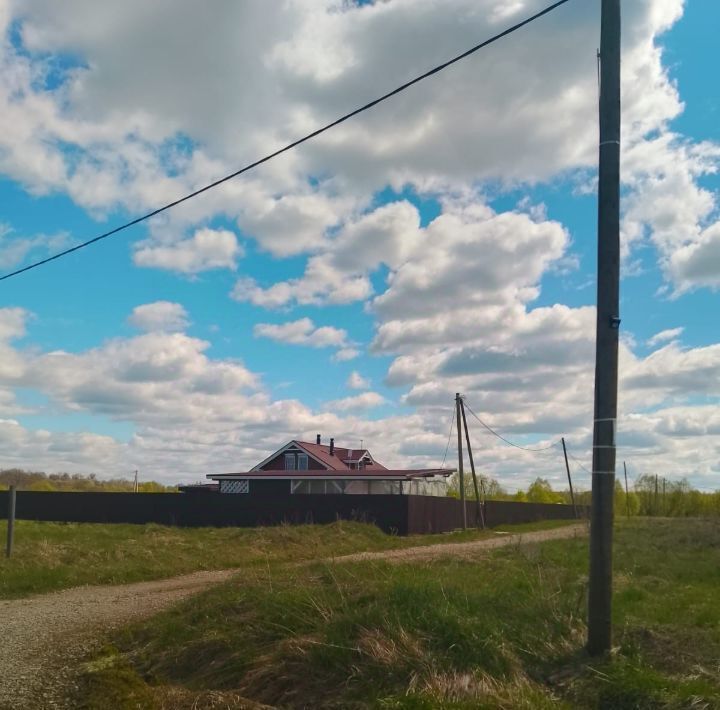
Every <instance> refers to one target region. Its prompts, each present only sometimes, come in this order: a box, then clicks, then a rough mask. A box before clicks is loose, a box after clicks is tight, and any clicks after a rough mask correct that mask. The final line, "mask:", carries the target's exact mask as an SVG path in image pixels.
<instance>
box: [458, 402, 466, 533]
mask: <svg viewBox="0 0 720 710" xmlns="http://www.w3.org/2000/svg"><path fill="white" fill-rule="evenodd" d="M461 407H462V401H461V400H460V393H459V392H456V393H455V420H456V421H457V435H458V476H459V478H460V501H461V502H462V520H463V530H467V509H466V507H465V473H464V472H463V448H462V411H461Z"/></svg>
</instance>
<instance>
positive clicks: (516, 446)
mask: <svg viewBox="0 0 720 710" xmlns="http://www.w3.org/2000/svg"><path fill="white" fill-rule="evenodd" d="M463 401H464V400H463ZM465 408H466V409H467V410H468V412H470V414H472V415H473V417H475V419H477V420H478V421H479V422H480V424H482V425H483V426H484V427H485V428H486V429H487V430H488V431H489V432H490V433H491V434H493V435H494V436H496V437H497V438H498V439H501V440H502V441H504V442H505V443H506V444H509V445H510V446H514V447H515V448H516V449H522V450H523V451H532V452H534V453H539V452H541V451H547V450H548V449H552V448H553V446H557V445H558V444H559V443H560V442H559V441H553V443H552V444H550V445H549V446H541V447H539V448H530V447H528V446H521V445H520V444H515V443H514V442H512V441H510V440H509V439H506V438H505V437H504V436H502V435H501V434H498V433H497V432H496V431H495V430H494V429H492V428H491V427H489V426H488V425H487V424H486V423H485V422H484V421H483V420H482V419H480V417H479V416H478V415H477V414H475V412H473V410H472V409H471V408H470V405H469V404H468V403H467V402H465Z"/></svg>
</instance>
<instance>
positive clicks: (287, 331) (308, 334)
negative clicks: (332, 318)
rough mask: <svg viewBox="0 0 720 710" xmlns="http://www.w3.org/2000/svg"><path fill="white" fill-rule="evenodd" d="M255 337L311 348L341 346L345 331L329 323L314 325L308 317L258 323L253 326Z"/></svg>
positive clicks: (344, 340) (345, 340)
mask: <svg viewBox="0 0 720 710" xmlns="http://www.w3.org/2000/svg"><path fill="white" fill-rule="evenodd" d="M253 334H254V335H255V337H256V338H270V339H271V340H275V341H277V342H279V343H289V344H291V345H306V346H308V347H311V348H327V347H343V346H344V345H345V344H346V343H347V331H346V330H343V329H342V328H334V327H332V326H329V325H325V326H320V327H316V326H315V324H314V323H313V322H312V320H310V318H300V319H299V320H296V321H290V322H287V323H258V324H257V325H256V326H255V327H254V328H253Z"/></svg>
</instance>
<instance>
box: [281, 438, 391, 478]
mask: <svg viewBox="0 0 720 710" xmlns="http://www.w3.org/2000/svg"><path fill="white" fill-rule="evenodd" d="M294 443H295V444H297V445H298V446H299V447H300V448H302V449H305V451H307V452H308V453H309V454H310V455H311V456H313V457H314V458H316V459H317V460H318V461H321V462H322V463H324V464H325V465H326V466H327V467H328V468H329V469H330V470H331V471H347V470H349V469H350V466H349V465H348V464H347V463H345V462H346V461H358V460H359V459H361V458H363V456H368V457H370V458H371V459H372V456H371V455H370V452H369V451H368V450H367V449H343V448H341V447H339V446H336V447H335V453H334V455H333V456H331V455H330V447H329V446H327V445H325V444H311V443H309V442H307V441H297V440H296V441H295V442H294ZM363 470H365V471H385V470H386V469H385V466H383V465H382V464H381V463H378V462H377V461H373V463H369V464H366V466H365V467H364V469H363Z"/></svg>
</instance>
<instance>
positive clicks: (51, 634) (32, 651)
mask: <svg viewBox="0 0 720 710" xmlns="http://www.w3.org/2000/svg"><path fill="white" fill-rule="evenodd" d="M234 574H237V571H236V570H220V571H214V572H196V573H194V574H189V575H184V576H182V577H174V578H172V579H163V580H157V581H154V582H140V583H137V584H124V585H118V586H102V587H100V586H97V587H75V588H74V589H66V590H63V591H61V592H53V593H51V594H43V595H40V596H35V597H29V598H27V599H17V600H10V601H0V620H1V621H0V708H2V710H10V709H12V710H26V709H27V710H49V709H50V708H66V707H67V706H66V704H65V703H64V701H63V697H64V696H65V694H66V691H67V689H68V687H72V685H73V678H74V676H75V673H76V669H77V665H78V662H79V661H80V659H82V658H83V657H84V656H85V655H86V654H87V653H88V652H89V651H90V650H91V649H92V648H93V647H94V646H96V645H97V643H98V639H102V637H103V635H104V633H105V632H106V631H108V630H110V629H113V628H117V627H119V626H122V625H124V624H127V623H129V622H131V621H136V620H138V619H142V618H146V617H148V616H152V615H153V614H155V613H157V612H158V611H160V610H162V609H164V608H165V607H167V606H169V605H170V604H172V603H173V602H176V601H179V600H180V599H184V598H185V597H187V596H190V595H191V594H196V593H197V592H199V591H201V590H203V589H205V588H207V587H208V586H210V585H212V584H217V583H218V582H223V581H225V580H226V579H229V578H230V577H232V576H233V575H234Z"/></svg>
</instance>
